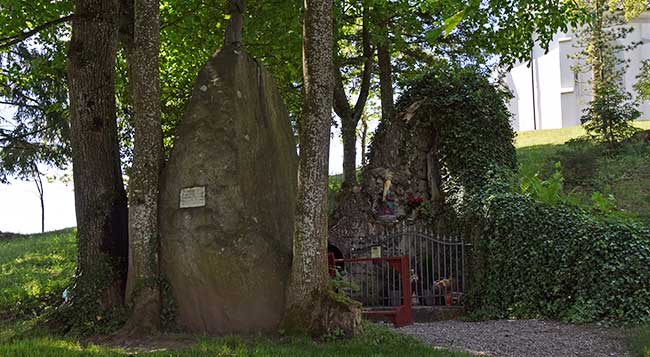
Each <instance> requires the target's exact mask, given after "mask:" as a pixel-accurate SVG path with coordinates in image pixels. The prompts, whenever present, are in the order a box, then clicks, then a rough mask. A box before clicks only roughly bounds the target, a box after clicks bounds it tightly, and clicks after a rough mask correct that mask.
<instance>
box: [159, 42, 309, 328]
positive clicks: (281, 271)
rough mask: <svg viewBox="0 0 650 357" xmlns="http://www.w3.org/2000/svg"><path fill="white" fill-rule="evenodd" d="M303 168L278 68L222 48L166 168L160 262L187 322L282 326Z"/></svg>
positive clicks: (201, 79) (204, 73)
mask: <svg viewBox="0 0 650 357" xmlns="http://www.w3.org/2000/svg"><path fill="white" fill-rule="evenodd" d="M296 170H297V156H296V150H295V143H294V139H293V135H292V131H291V126H290V122H289V116H288V113H287V110H286V108H285V105H284V103H283V101H282V99H281V97H280V95H279V93H278V91H277V88H276V87H275V83H274V81H273V79H272V78H271V76H270V74H269V73H268V72H267V71H266V70H264V68H262V67H261V66H260V64H258V63H257V62H256V61H255V60H253V59H252V58H250V57H249V56H248V55H247V54H246V53H245V52H244V51H242V50H237V49H235V48H233V47H225V48H224V49H222V50H220V51H219V52H218V53H216V54H215V55H214V56H213V57H212V59H210V61H209V62H208V63H207V64H206V65H205V66H204V67H203V69H202V70H201V72H200V73H199V76H198V79H197V81H196V83H195V86H194V90H193V92H192V98H191V100H190V104H189V106H188V108H187V111H186V113H185V117H184V118H183V120H182V122H180V123H179V125H178V127H177V129H176V141H175V143H174V149H173V151H172V154H171V158H170V160H169V162H168V163H167V166H166V167H165V171H164V173H163V184H162V188H161V207H160V208H161V212H160V232H161V233H160V234H161V238H160V246H161V256H160V260H161V264H160V266H161V270H162V272H163V274H164V275H165V278H166V279H167V280H168V281H169V283H170V285H171V292H172V295H173V299H174V304H175V307H176V319H177V323H178V324H179V325H180V326H181V327H182V328H184V329H186V330H188V331H194V332H201V333H209V334H225V333H234V332H262V331H270V330H273V329H276V328H277V326H278V324H279V323H280V319H281V318H282V313H283V311H284V304H285V287H286V284H287V282H288V278H289V271H290V263H291V249H292V248H291V247H292V237H293V222H294V218H293V213H294V204H295V194H296V185H297V174H296Z"/></svg>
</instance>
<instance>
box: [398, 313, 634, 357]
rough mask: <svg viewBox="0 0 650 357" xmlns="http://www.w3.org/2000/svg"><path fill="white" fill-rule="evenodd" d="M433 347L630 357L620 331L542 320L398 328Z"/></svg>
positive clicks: (518, 353) (479, 351)
mask: <svg viewBox="0 0 650 357" xmlns="http://www.w3.org/2000/svg"><path fill="white" fill-rule="evenodd" d="M396 331H397V332H400V333H403V334H406V335H411V336H414V337H416V338H418V339H420V340H422V341H424V342H425V343H428V344H431V345H433V346H437V347H442V348H448V349H450V350H453V351H465V352H471V353H473V354H483V355H485V354H487V355H493V356H518V357H519V356H630V353H629V352H628V351H627V348H626V341H625V335H624V333H623V332H622V331H621V330H618V329H612V328H603V327H596V326H578V325H569V324H562V323H559V322H554V321H541V320H516V321H510V320H498V321H481V322H463V321H438V322H428V323H416V324H413V325H410V326H406V327H402V328H398V329H396Z"/></svg>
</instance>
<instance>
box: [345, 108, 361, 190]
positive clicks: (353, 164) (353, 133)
mask: <svg viewBox="0 0 650 357" xmlns="http://www.w3.org/2000/svg"><path fill="white" fill-rule="evenodd" d="M357 124H358V123H357V122H356V121H355V120H354V118H352V117H341V137H342V138H343V182H342V189H343V190H349V189H351V188H352V187H354V185H355V184H356V183H357Z"/></svg>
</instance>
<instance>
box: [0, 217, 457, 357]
mask: <svg viewBox="0 0 650 357" xmlns="http://www.w3.org/2000/svg"><path fill="white" fill-rule="evenodd" d="M75 261H76V244H75V230H74V229H67V230H62V231H57V232H50V233H45V234H38V235H31V236H20V237H18V238H15V239H11V240H6V241H0V269H1V270H0V272H1V274H2V277H1V278H0V291H1V294H2V295H0V312H2V313H0V356H57V357H58V356H95V355H96V356H100V355H101V356H124V355H128V354H131V353H133V352H134V351H133V350H128V351H125V350H123V349H120V348H110V347H106V346H97V345H93V344H86V343H84V342H83V340H80V339H78V338H75V337H73V336H64V335H60V334H58V333H56V332H54V331H52V330H50V329H47V328H45V327H44V325H43V324H42V321H43V320H44V318H43V316H46V315H45V314H47V313H48V312H49V311H51V309H52V308H53V305H54V303H55V302H56V301H60V297H61V293H62V291H63V290H64V289H65V287H66V286H68V285H69V284H70V282H71V281H72V277H73V274H74V272H75V267H76V264H75ZM182 337H183V340H184V341H185V342H184V343H183V344H181V345H178V344H176V345H174V346H176V347H175V348H173V349H167V350H165V349H164V348H162V349H161V348H159V347H158V344H160V345H162V346H167V345H168V344H167V343H166V341H167V340H168V338H167V337H163V338H162V339H159V340H154V341H153V342H151V341H149V342H148V343H147V347H146V348H145V349H144V351H143V350H139V351H138V352H142V353H139V354H143V355H147V356H292V357H293V356H405V355H408V356H468V355H467V354H461V353H450V352H447V351H442V350H437V349H434V348H432V347H429V346H427V345H425V344H423V343H421V342H419V341H417V340H415V339H414V338H412V337H407V336H403V335H399V334H396V333H394V332H392V331H390V330H389V329H388V328H386V327H382V326H379V325H375V324H370V323H368V324H366V333H365V334H364V335H363V336H361V337H357V338H353V339H338V340H332V341H329V342H321V343H318V342H314V341H312V340H311V339H307V338H281V337H255V338H242V337H224V338H207V337H200V336H196V337H195V336H182ZM188 339H189V341H190V342H191V341H195V342H194V343H190V344H189V347H187V346H188V344H187V340H188ZM150 351H155V352H150Z"/></svg>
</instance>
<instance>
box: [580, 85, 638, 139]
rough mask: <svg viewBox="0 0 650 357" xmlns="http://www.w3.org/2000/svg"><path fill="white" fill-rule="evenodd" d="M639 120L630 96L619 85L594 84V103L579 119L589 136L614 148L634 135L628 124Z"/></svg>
mask: <svg viewBox="0 0 650 357" xmlns="http://www.w3.org/2000/svg"><path fill="white" fill-rule="evenodd" d="M640 116H641V112H639V111H638V110H637V109H636V103H634V102H633V101H632V96H631V95H630V94H629V93H625V92H624V90H623V88H622V87H620V85H619V84H615V83H599V84H596V90H595V96H594V99H593V100H592V101H591V102H590V103H589V106H588V107H587V108H585V110H584V114H583V116H582V117H581V118H580V121H581V122H582V125H583V127H584V128H585V129H586V130H587V132H589V134H590V136H591V137H592V138H594V139H596V140H599V141H603V142H605V143H607V145H609V146H610V148H615V147H616V146H618V145H619V144H620V143H621V142H622V141H623V140H625V139H628V138H629V137H631V136H632V135H634V133H635V132H636V131H637V130H636V128H635V127H634V126H632V121H634V120H636V119H637V118H639V117H640Z"/></svg>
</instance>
